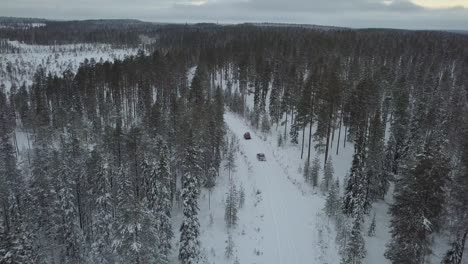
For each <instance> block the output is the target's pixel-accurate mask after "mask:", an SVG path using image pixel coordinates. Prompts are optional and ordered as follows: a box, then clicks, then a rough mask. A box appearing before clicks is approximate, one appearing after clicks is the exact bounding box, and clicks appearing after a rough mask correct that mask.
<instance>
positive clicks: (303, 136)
mask: <svg viewBox="0 0 468 264" xmlns="http://www.w3.org/2000/svg"><path fill="white" fill-rule="evenodd" d="M305 128H306V125H304V126H303V127H302V148H301V159H302V158H303V157H304V138H305Z"/></svg>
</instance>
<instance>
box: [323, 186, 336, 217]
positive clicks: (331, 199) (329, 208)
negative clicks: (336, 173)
mask: <svg viewBox="0 0 468 264" xmlns="http://www.w3.org/2000/svg"><path fill="white" fill-rule="evenodd" d="M339 190H340V182H339V180H338V179H336V182H335V183H332V184H330V190H329V192H328V194H327V198H326V201H325V213H326V214H327V216H328V217H332V218H334V217H336V215H337V214H338V213H339V209H340V199H339Z"/></svg>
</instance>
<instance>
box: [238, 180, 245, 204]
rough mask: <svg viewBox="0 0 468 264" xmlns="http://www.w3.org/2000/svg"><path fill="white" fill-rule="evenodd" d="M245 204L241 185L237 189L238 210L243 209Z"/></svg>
mask: <svg viewBox="0 0 468 264" xmlns="http://www.w3.org/2000/svg"><path fill="white" fill-rule="evenodd" d="M244 203H245V190H244V185H242V183H241V186H240V188H239V208H242V207H244Z"/></svg>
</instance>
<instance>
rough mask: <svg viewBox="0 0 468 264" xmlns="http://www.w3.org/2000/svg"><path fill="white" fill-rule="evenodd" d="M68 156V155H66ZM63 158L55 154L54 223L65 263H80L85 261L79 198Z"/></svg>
mask: <svg viewBox="0 0 468 264" xmlns="http://www.w3.org/2000/svg"><path fill="white" fill-rule="evenodd" d="M64 154H65V155H66V153H64ZM65 155H63V156H58V153H55V157H54V163H55V167H56V168H57V171H56V173H55V175H57V176H58V177H57V178H58V179H57V180H58V184H57V189H56V191H55V192H56V193H57V199H56V200H55V203H56V205H55V210H56V211H55V212H54V215H53V216H54V218H55V217H56V219H54V223H55V227H54V229H55V233H56V235H57V237H58V239H59V241H60V243H61V244H63V245H65V246H64V252H63V255H64V259H63V260H62V262H63V263H77V262H78V263H79V262H81V261H83V260H82V259H83V248H82V245H83V233H82V230H81V229H80V227H79V220H78V217H79V216H78V208H77V204H76V203H77V198H76V197H75V194H76V192H75V185H76V182H75V180H74V175H73V172H72V171H70V167H68V166H67V163H66V162H65V160H66V159H67V158H66V157H65Z"/></svg>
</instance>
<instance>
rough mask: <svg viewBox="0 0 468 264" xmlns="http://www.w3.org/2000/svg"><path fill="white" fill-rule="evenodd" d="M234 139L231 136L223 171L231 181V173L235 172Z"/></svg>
mask: <svg viewBox="0 0 468 264" xmlns="http://www.w3.org/2000/svg"><path fill="white" fill-rule="evenodd" d="M236 167H237V166H236V138H235V136H232V138H231V141H230V144H229V149H228V152H227V157H226V163H225V164H224V169H225V170H227V171H228V178H229V179H231V173H233V172H235V171H236Z"/></svg>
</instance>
